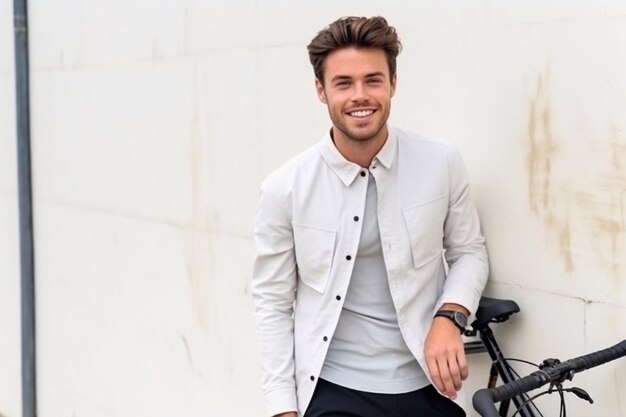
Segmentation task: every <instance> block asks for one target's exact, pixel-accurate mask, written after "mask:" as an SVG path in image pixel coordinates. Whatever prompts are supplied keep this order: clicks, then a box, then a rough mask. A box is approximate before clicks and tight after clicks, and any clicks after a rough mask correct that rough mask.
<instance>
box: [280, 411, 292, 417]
mask: <svg viewBox="0 0 626 417" xmlns="http://www.w3.org/2000/svg"><path fill="white" fill-rule="evenodd" d="M274 417H298V413H296V412H295V411H288V412H286V413H280V414H276V415H275V416H274Z"/></svg>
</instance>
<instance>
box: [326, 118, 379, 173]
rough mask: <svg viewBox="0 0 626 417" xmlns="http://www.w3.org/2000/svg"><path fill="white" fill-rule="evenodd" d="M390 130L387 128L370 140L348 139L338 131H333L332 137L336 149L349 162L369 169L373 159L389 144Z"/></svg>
mask: <svg viewBox="0 0 626 417" xmlns="http://www.w3.org/2000/svg"><path fill="white" fill-rule="evenodd" d="M388 135H389V130H388V129H387V126H385V127H384V128H383V129H381V131H380V132H379V133H378V135H376V136H375V137H373V138H371V139H368V140H354V139H351V138H348V137H346V136H345V135H343V134H342V133H341V132H339V131H338V129H335V128H334V127H333V129H331V137H332V138H333V142H334V143H335V147H336V148H337V150H338V151H339V153H341V154H342V155H343V157H344V158H346V159H347V160H348V161H350V162H353V163H355V164H358V165H359V166H361V167H363V168H369V166H370V165H371V163H372V159H374V157H375V156H376V155H377V154H378V152H379V151H380V150H381V149H382V147H383V146H384V145H385V142H387V136H388Z"/></svg>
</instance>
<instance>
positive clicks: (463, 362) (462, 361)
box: [457, 350, 469, 381]
mask: <svg viewBox="0 0 626 417" xmlns="http://www.w3.org/2000/svg"><path fill="white" fill-rule="evenodd" d="M457 360H458V362H459V368H460V369H461V379H462V380H463V381H465V380H466V379H467V377H468V376H469V366H468V365H467V358H466V357H465V351H464V350H460V351H459V353H458V355H457Z"/></svg>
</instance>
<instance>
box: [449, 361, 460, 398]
mask: <svg viewBox="0 0 626 417" xmlns="http://www.w3.org/2000/svg"><path fill="white" fill-rule="evenodd" d="M448 372H450V383H451V384H452V386H453V387H454V392H455V393H456V392H457V391H459V390H460V389H461V386H462V385H463V381H462V379H461V367H460V366H459V361H458V357H457V353H456V352H454V351H452V352H450V353H449V354H448Z"/></svg>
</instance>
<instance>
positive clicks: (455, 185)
mask: <svg viewBox="0 0 626 417" xmlns="http://www.w3.org/2000/svg"><path fill="white" fill-rule="evenodd" d="M448 178H449V183H450V200H449V204H448V214H447V216H446V220H445V223H444V237H443V244H444V248H445V257H446V261H447V262H448V266H449V271H448V275H447V277H446V280H445V284H444V290H443V294H442V296H441V298H440V299H439V302H438V303H437V309H438V308H439V307H440V306H441V305H442V304H445V303H454V304H460V305H462V306H463V307H465V308H467V309H468V310H469V311H470V314H473V313H475V312H476V309H477V308H478V303H479V301H480V296H481V294H482V292H483V290H484V288H485V284H486V282H487V276H488V274H489V261H488V258H487V249H486V246H485V239H484V237H483V235H482V233H481V230H480V221H479V219H478V213H477V212H476V208H475V207H474V204H473V203H472V201H471V199H470V185H469V178H468V174H467V169H466V168H465V164H464V163H463V160H462V159H461V156H460V154H459V152H458V151H457V150H456V149H451V150H450V151H449V153H448Z"/></svg>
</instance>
